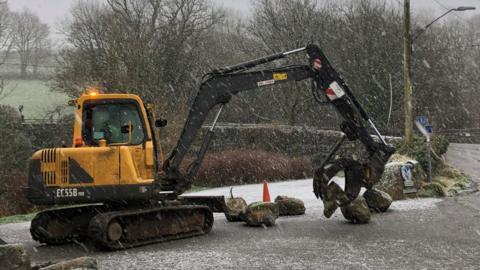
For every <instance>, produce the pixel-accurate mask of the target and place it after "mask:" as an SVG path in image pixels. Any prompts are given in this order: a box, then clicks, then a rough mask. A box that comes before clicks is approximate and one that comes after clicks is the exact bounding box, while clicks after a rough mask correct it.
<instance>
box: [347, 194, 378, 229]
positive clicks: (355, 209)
mask: <svg viewBox="0 0 480 270" xmlns="http://www.w3.org/2000/svg"><path fill="white" fill-rule="evenodd" d="M340 210H341V211H342V214H343V216H344V217H345V218H346V219H347V220H349V221H350V222H352V223H356V224H362V223H368V222H369V221H370V215H371V214H370V209H369V208H368V205H367V202H366V201H365V198H363V197H362V196H359V197H358V198H356V199H355V200H353V201H352V202H351V203H349V204H348V205H347V206H344V207H341V208H340Z"/></svg>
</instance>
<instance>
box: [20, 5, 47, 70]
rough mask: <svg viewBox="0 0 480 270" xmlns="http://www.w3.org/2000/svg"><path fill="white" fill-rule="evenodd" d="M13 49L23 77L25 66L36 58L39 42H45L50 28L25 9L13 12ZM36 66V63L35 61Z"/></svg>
mask: <svg viewBox="0 0 480 270" xmlns="http://www.w3.org/2000/svg"><path fill="white" fill-rule="evenodd" d="M13 21H14V33H15V43H14V44H15V49H16V51H17V53H18V55H19V57H20V76H21V78H22V79H25V78H26V76H27V67H28V66H29V65H30V64H32V62H35V61H37V60H39V59H38V57H37V56H35V54H36V53H38V52H39V49H40V47H41V44H45V42H46V40H47V39H48V36H49V33H50V30H49V27H48V25H47V24H45V23H42V22H41V21H40V19H39V18H38V16H37V15H35V14H34V13H32V12H31V11H29V10H27V9H25V10H24V11H22V12H20V13H14V14H13ZM35 65H37V66H38V63H35Z"/></svg>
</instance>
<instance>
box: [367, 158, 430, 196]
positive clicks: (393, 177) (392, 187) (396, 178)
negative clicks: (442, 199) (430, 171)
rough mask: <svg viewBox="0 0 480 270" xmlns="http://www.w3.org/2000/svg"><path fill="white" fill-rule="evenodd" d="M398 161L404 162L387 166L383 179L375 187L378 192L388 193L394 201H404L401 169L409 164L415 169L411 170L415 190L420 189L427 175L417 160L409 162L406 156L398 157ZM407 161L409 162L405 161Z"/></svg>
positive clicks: (395, 162)
mask: <svg viewBox="0 0 480 270" xmlns="http://www.w3.org/2000/svg"><path fill="white" fill-rule="evenodd" d="M396 156H397V160H398V159H400V160H402V161H392V162H389V163H387V164H386V165H385V170H384V172H383V175H382V178H381V179H380V181H379V182H378V183H377V184H376V185H375V188H376V189H377V190H381V191H384V192H386V193H388V194H389V195H390V196H391V197H392V199H393V200H402V199H404V198H405V194H404V187H405V183H404V180H403V178H402V173H401V168H402V167H403V166H405V165H407V164H410V166H411V167H413V168H412V169H410V170H411V176H412V177H411V178H412V181H413V185H414V189H413V190H415V189H419V188H420V187H421V185H422V184H423V183H424V181H425V179H426V174H425V172H424V171H423V170H422V168H421V166H420V164H418V162H416V161H415V160H411V159H410V160H408V159H407V157H405V156H400V155H396ZM405 160H407V161H405Z"/></svg>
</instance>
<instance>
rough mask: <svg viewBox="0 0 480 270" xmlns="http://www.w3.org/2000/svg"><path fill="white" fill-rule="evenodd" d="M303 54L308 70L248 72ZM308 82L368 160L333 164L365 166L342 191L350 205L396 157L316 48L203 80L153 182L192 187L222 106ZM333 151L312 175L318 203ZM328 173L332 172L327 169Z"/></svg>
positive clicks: (171, 187) (219, 72)
mask: <svg viewBox="0 0 480 270" xmlns="http://www.w3.org/2000/svg"><path fill="white" fill-rule="evenodd" d="M301 52H306V54H307V56H308V62H307V64H304V65H291V66H285V67H279V68H272V69H262V70H255V71H247V70H248V69H251V68H254V67H257V66H259V65H262V64H265V63H268V62H272V61H275V60H278V59H282V58H285V57H287V56H288V55H290V54H295V53H301ZM306 79H311V80H312V81H313V89H312V92H313V93H314V94H315V95H316V96H319V95H323V96H325V98H326V100H327V101H328V102H329V103H330V104H332V105H333V106H334V107H335V109H336V111H337V112H338V113H339V114H340V115H341V116H342V117H343V121H342V123H341V125H340V128H341V130H342V131H343V132H344V133H345V136H346V137H347V138H348V139H349V140H359V141H360V142H361V143H362V144H363V145H364V146H365V147H366V149H367V152H368V154H369V157H368V158H367V159H366V160H365V161H364V162H363V163H362V164H360V163H359V162H358V161H353V160H348V161H345V160H344V161H343V163H338V162H337V164H336V166H334V167H332V168H336V169H348V168H350V167H352V166H353V165H352V164H355V166H353V167H355V168H356V170H357V171H358V167H359V166H364V168H363V169H365V171H366V173H363V169H361V171H362V172H361V173H357V174H355V177H351V178H349V179H347V186H348V187H347V188H346V189H347V191H348V192H347V193H348V195H349V201H351V200H353V199H354V198H355V197H356V196H357V195H358V192H359V191H360V185H361V184H362V183H363V185H364V186H367V187H371V185H369V183H375V182H376V181H378V180H379V179H380V176H381V175H382V173H383V168H384V165H385V163H386V162H387V160H388V158H389V157H390V155H391V154H392V153H393V152H394V149H393V148H392V147H391V146H389V145H388V144H387V143H386V142H385V140H384V138H383V137H382V136H381V134H380V133H379V131H378V129H377V128H376V127H375V125H374V124H373V121H372V120H371V119H370V117H369V116H368V114H367V112H366V111H365V110H364V109H363V108H362V106H361V105H360V103H359V102H358V101H357V99H356V98H355V96H354V95H353V93H352V91H351V90H350V89H349V87H348V86H347V84H346V83H345V82H344V80H343V79H342V78H341V76H340V75H339V74H338V73H337V72H336V71H335V69H334V68H333V67H332V65H331V64H330V62H329V61H328V59H327V58H326V56H325V55H324V54H323V52H322V51H321V50H320V48H319V47H318V46H316V45H308V46H306V47H304V48H299V49H295V50H292V51H288V52H284V53H279V54H274V55H270V56H267V57H263V58H259V59H255V60H252V61H248V62H245V63H241V64H238V65H234V66H230V67H226V68H221V69H217V70H213V71H212V72H211V73H209V74H207V75H206V76H205V79H204V81H203V82H202V84H201V86H200V89H199V91H198V93H197V96H196V97H195V100H194V102H193V104H192V106H191V109H190V112H189V114H188V117H187V121H186V122H185V126H184V128H183V131H182V133H181V135H180V138H179V139H178V142H177V144H176V147H175V148H174V150H173V151H172V152H171V154H170V156H169V157H168V158H167V159H166V160H165V162H164V164H163V167H162V173H161V174H159V177H158V178H157V179H156V183H157V186H158V187H159V190H160V191H171V192H173V193H174V194H181V193H183V192H184V191H185V190H187V189H188V188H189V187H190V186H191V184H192V182H193V178H194V177H195V174H196V172H197V171H198V168H199V166H200V165H201V162H202V159H203V157H204V155H205V152H206V151H207V149H208V145H209V143H210V141H211V139H212V137H213V132H214V127H215V124H216V121H217V120H218V117H219V115H220V113H221V112H222V109H223V106H224V105H225V104H226V103H228V102H229V101H230V99H231V97H232V96H233V95H236V94H238V93H239V92H242V91H248V90H255V89H259V88H262V87H265V86H274V85H276V84H279V83H284V82H290V81H302V80H306ZM216 105H220V109H219V110H218V112H217V115H216V116H215V118H214V122H213V124H212V126H211V128H210V129H209V130H208V131H207V133H206V135H205V137H204V141H203V144H202V146H201V148H200V150H199V152H198V153H197V158H196V160H195V161H194V162H193V163H192V164H190V166H189V167H188V170H187V172H185V173H182V172H180V170H179V166H180V164H181V163H182V161H183V159H184V157H185V155H186V154H187V152H188V151H189V149H190V147H191V145H192V143H193V141H194V139H195V137H196V136H197V134H198V133H199V130H200V128H201V126H202V125H203V123H204V122H205V119H206V118H207V115H208V113H209V112H210V110H212V108H213V107H214V106H216ZM366 123H368V124H370V125H371V127H372V128H373V130H374V131H375V133H376V135H377V136H378V141H375V140H374V139H373V138H372V136H371V135H370V133H369V132H368V129H367V128H366V126H365V124H366ZM342 142H343V139H342ZM340 144H341V143H340ZM337 149H338V147H336V148H334V149H332V153H330V154H329V155H328V158H327V159H326V160H325V161H324V163H323V166H322V168H318V169H317V170H316V172H315V175H317V174H318V175H321V177H320V180H319V179H318V177H317V178H316V179H315V181H314V182H315V183H314V192H315V194H316V195H317V197H322V192H324V190H322V185H320V183H323V185H324V184H325V183H324V182H325V181H326V182H327V183H328V182H329V180H330V179H331V178H332V177H333V175H330V174H325V169H326V167H327V165H331V164H330V163H331V162H330V161H331V160H330V159H331V157H332V156H333V154H334V152H336V150H337ZM359 164H360V165H359ZM328 167H331V166H328ZM329 172H331V169H330V171H329ZM367 174H368V175H367ZM365 178H368V179H365Z"/></svg>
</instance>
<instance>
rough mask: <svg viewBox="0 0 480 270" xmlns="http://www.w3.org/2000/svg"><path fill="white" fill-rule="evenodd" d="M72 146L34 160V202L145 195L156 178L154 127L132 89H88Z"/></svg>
mask: <svg viewBox="0 0 480 270" xmlns="http://www.w3.org/2000/svg"><path fill="white" fill-rule="evenodd" d="M74 103H75V107H76V108H75V122H74V133H73V144H72V147H68V148H53V149H43V150H40V151H38V152H36V153H35V154H34V155H33V157H32V159H31V160H30V175H31V177H30V178H29V181H30V183H29V189H28V192H27V194H28V198H29V199H30V201H31V202H32V203H34V204H58V203H62V204H63V203H69V204H75V203H88V202H99V201H105V200H107V201H112V202H113V201H115V200H120V201H123V202H128V201H137V200H145V199H146V198H147V197H148V196H149V192H148V191H149V187H150V186H151V184H152V181H153V178H154V177H153V175H154V169H155V168H154V163H155V159H156V158H155V152H154V142H153V135H152V134H153V130H152V128H151V126H150V124H151V122H152V121H150V120H149V117H148V115H149V114H148V113H147V109H146V107H145V106H144V104H143V102H142V100H141V99H140V98H139V97H138V96H136V95H131V94H98V93H97V94H95V95H91V94H84V95H82V96H81V97H80V98H78V99H77V100H75V102H74Z"/></svg>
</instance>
